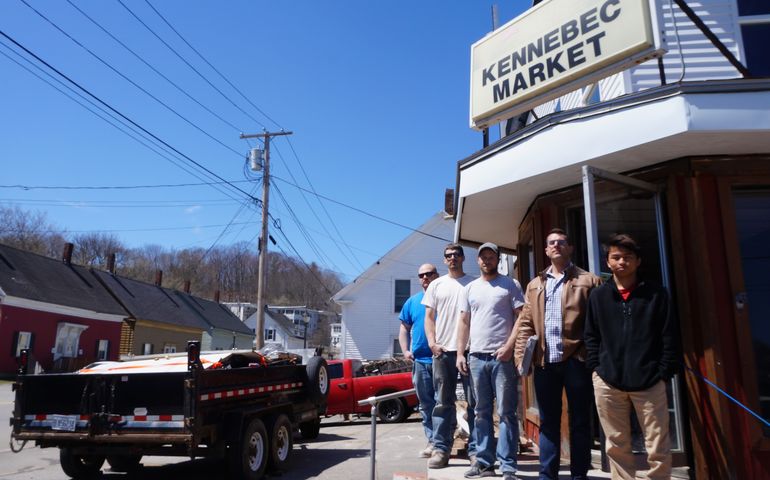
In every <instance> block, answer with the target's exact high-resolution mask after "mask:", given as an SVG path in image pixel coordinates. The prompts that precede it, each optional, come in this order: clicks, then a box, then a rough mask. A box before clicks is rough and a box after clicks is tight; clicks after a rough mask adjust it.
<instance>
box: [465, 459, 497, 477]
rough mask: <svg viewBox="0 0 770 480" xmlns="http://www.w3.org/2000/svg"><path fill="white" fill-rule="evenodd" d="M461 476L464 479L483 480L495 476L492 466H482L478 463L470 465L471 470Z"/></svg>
mask: <svg viewBox="0 0 770 480" xmlns="http://www.w3.org/2000/svg"><path fill="white" fill-rule="evenodd" d="M463 476H464V477H465V478H484V477H494V476H495V467H493V466H492V465H488V466H485V465H482V464H480V463H479V462H475V463H474V464H473V465H471V468H469V469H468V471H466V472H465V473H464V474H463Z"/></svg>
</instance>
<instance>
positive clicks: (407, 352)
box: [404, 350, 414, 361]
mask: <svg viewBox="0 0 770 480" xmlns="http://www.w3.org/2000/svg"><path fill="white" fill-rule="evenodd" d="M404 360H412V361H414V354H413V353H412V351H411V350H404Z"/></svg>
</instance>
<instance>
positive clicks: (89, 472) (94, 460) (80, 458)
mask: <svg viewBox="0 0 770 480" xmlns="http://www.w3.org/2000/svg"><path fill="white" fill-rule="evenodd" d="M59 463H60V464H61V469H62V470H64V473H65V474H67V476H70V477H72V478H74V479H76V480H78V479H81V478H82V479H89V478H96V476H97V475H99V472H100V471H101V470H102V465H103V464H104V457H103V456H101V455H76V454H75V453H73V452H72V449H70V448H61V449H59Z"/></svg>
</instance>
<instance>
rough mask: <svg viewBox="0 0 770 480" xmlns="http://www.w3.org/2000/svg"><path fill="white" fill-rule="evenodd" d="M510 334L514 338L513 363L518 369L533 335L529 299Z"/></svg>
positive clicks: (533, 325)
mask: <svg viewBox="0 0 770 480" xmlns="http://www.w3.org/2000/svg"><path fill="white" fill-rule="evenodd" d="M512 333H513V334H515V336H516V338H515V339H514V347H513V348H514V350H513V362H514V363H515V364H516V366H517V367H518V366H520V365H521V362H522V360H523V359H524V350H525V349H526V348H527V340H528V339H529V337H531V336H532V335H534V334H535V322H534V319H533V318H532V305H531V304H530V303H529V298H527V303H525V304H524V307H522V309H521V313H520V314H519V319H518V320H516V326H515V327H514V329H513V332H512Z"/></svg>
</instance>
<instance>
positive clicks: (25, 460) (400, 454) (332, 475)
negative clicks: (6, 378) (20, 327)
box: [0, 381, 427, 480]
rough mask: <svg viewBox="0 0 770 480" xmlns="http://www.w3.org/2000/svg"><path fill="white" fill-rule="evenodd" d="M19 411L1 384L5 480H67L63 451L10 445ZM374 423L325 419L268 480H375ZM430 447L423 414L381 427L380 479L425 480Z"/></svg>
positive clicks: (212, 470)
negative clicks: (14, 414)
mask: <svg viewBox="0 0 770 480" xmlns="http://www.w3.org/2000/svg"><path fill="white" fill-rule="evenodd" d="M12 411H13V393H12V392H11V384H10V383H9V382H3V381H0V479H2V480H6V479H12V480H21V479H29V480H33V479H34V480H65V479H67V478H68V477H67V476H66V475H65V474H64V472H63V471H62V470H61V467H60V466H59V452H58V450H57V449H54V448H46V449H41V448H38V447H35V446H33V445H32V444H27V445H26V446H25V447H24V449H23V450H22V451H21V452H20V453H13V452H12V451H11V449H10V446H9V443H8V442H9V440H10V434H11V429H10V427H9V425H8V420H7V419H8V418H10V417H11V414H12ZM370 425H371V420H370V419H369V418H365V417H363V418H360V419H359V418H356V417H352V420H351V421H344V420H343V419H342V417H341V416H333V417H329V418H326V419H324V420H323V422H322V427H321V433H320V435H319V437H318V438H317V439H315V440H310V441H306V440H302V439H300V438H299V437H295V444H294V449H293V452H292V461H291V464H290V468H289V469H288V471H286V472H284V473H282V474H270V475H269V476H268V477H266V478H268V479H281V480H304V479H324V480H359V479H362V480H363V479H369V478H370V467H371V457H370V446H371V426H370ZM424 447H425V437H424V435H423V432H422V425H421V424H420V422H419V415H418V414H414V415H412V416H411V417H410V418H409V419H408V420H407V421H406V422H404V423H398V424H380V423H378V424H377V450H376V457H375V458H376V460H377V462H376V473H375V478H376V479H378V480H392V479H393V478H394V477H395V478H400V479H404V480H405V479H412V478H420V477H419V475H422V478H423V479H424V478H425V474H426V465H427V462H426V460H425V459H424V458H419V457H418V456H417V453H418V451H419V450H421V449H422V448H424ZM142 465H143V466H142V468H141V469H140V471H139V472H138V474H137V475H136V476H134V477H133V478H137V479H147V480H161V479H162V480H166V479H169V478H185V480H204V479H205V480H211V479H218V478H223V477H224V476H223V474H222V470H223V466H222V463H221V462H217V461H214V460H208V459H196V460H190V459H188V458H180V457H144V458H143V459H142ZM121 477H123V478H126V475H125V474H121V473H116V472H111V471H110V470H109V465H107V464H106V463H105V465H104V468H103V470H102V475H101V478H102V479H113V480H119V479H120V478H121Z"/></svg>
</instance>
